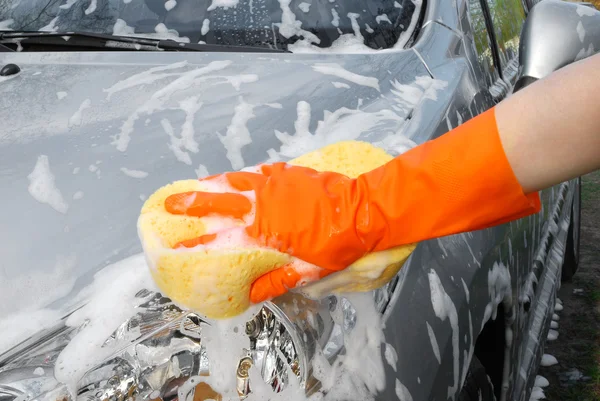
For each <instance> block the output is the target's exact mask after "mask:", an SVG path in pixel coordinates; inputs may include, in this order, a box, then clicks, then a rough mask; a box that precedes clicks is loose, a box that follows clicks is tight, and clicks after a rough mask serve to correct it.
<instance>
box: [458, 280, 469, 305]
mask: <svg viewBox="0 0 600 401" xmlns="http://www.w3.org/2000/svg"><path fill="white" fill-rule="evenodd" d="M460 281H461V282H462V285H463V289H464V290H465V297H466V299H467V303H469V287H467V283H465V280H464V279H463V278H462V277H461V278H460Z"/></svg>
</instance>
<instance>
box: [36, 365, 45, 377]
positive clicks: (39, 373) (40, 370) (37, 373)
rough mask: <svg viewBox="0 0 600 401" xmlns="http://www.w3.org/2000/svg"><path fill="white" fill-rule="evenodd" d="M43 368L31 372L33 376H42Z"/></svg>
mask: <svg viewBox="0 0 600 401" xmlns="http://www.w3.org/2000/svg"><path fill="white" fill-rule="evenodd" d="M44 373H45V372H44V368H42V367H37V368H35V369H34V370H33V374H34V375H36V376H43V375H44Z"/></svg>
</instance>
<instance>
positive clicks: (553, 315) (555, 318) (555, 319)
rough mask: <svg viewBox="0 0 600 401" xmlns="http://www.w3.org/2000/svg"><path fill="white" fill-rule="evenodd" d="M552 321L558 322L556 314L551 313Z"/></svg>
mask: <svg viewBox="0 0 600 401" xmlns="http://www.w3.org/2000/svg"><path fill="white" fill-rule="evenodd" d="M552 320H554V321H557V322H558V321H559V320H560V316H558V315H557V314H556V313H553V314H552Z"/></svg>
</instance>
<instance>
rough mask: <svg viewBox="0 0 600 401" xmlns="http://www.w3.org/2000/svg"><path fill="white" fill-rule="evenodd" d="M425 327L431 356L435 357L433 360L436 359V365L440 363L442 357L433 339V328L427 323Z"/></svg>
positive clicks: (435, 340)
mask: <svg viewBox="0 0 600 401" xmlns="http://www.w3.org/2000/svg"><path fill="white" fill-rule="evenodd" d="M425 324H426V325H427V333H428V334H429V342H430V343H431V348H432V349H433V354H434V355H435V359H437V361H438V363H442V357H441V355H440V347H439V345H438V342H437V339H436V338H435V333H434V331H433V328H432V327H431V325H430V324H429V322H425Z"/></svg>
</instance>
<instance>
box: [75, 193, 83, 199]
mask: <svg viewBox="0 0 600 401" xmlns="http://www.w3.org/2000/svg"><path fill="white" fill-rule="evenodd" d="M82 198H83V191H77V192H75V193H74V194H73V200H79V199H82Z"/></svg>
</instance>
